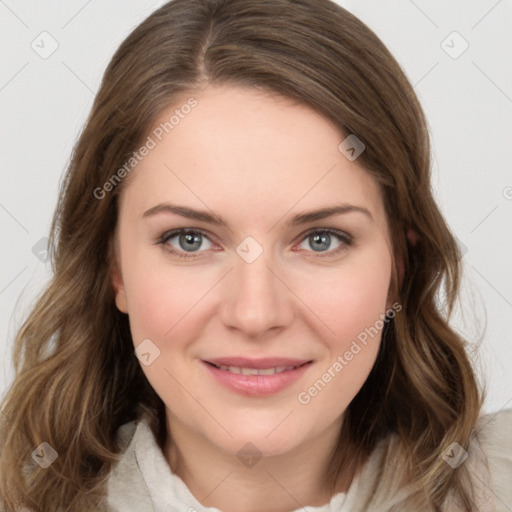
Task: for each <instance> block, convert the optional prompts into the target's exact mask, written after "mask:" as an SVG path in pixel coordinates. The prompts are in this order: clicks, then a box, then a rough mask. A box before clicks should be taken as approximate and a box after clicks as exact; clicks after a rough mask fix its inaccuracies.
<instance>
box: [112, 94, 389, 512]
mask: <svg viewBox="0 0 512 512" xmlns="http://www.w3.org/2000/svg"><path fill="white" fill-rule="evenodd" d="M190 96H191V93H190V92H189V93H188V94H186V95H184V96H183V97H182V98H180V99H179V101H176V103H175V104H173V105H172V107H170V108H169V109H168V110H167V109H166V110H165V111H164V112H162V113H161V116H160V118H159V119H157V120H156V122H155V126H158V125H159V124H160V123H161V122H163V121H165V120H168V119H169V116H170V115H171V114H172V112H173V111H174V110H175V109H176V108H177V107H178V108H179V105H181V104H183V103H185V102H186V99H187V98H188V97H190ZM193 96H194V97H195V98H196V99H197V101H198V105H197V106H196V107H195V108H194V109H193V110H192V111H191V113H190V114H188V116H186V117H185V118H184V119H182V120H181V121H180V124H179V125H177V126H176V127H175V128H174V129H173V131H172V132H170V133H169V134H168V135H167V136H165V137H164V138H163V140H162V141H161V142H159V143H158V145H157V146H156V147H155V148H154V149H152V150H151V151H150V153H149V155H147V156H146V157H145V158H144V159H143V160H142V161H141V162H140V163H139V164H138V165H137V167H136V169H135V170H134V171H133V174H132V175H131V176H130V179H129V180H128V181H127V183H125V184H124V185H125V187H124V189H123V191H122V193H121V199H120V211H119V222H118V226H117V230H116V261H117V263H116V266H115V268H114V271H113V285H114V289H115V291H116V304H117V307H118V308H119V309H120V310H121V311H123V312H125V313H127V314H128V315H129V318H130V326H131V332H132V337H133V341H134V345H135V346H137V345H138V344H140V343H141V342H142V340H144V339H148V338H149V339H150V340H152V342H153V343H154V344H155V345H156V346H157V347H158V348H159V350H160V356H159V357H157V358H156V359H155V360H154V361H153V362H152V363H151V364H150V365H149V366H142V369H143V371H144V372H145V374H146V376H147V378H148V380H149V382H150V383H151V385H152V386H153V388H154V389H155V391H156V392H157V393H158V395H159V396H160V397H161V398H162V400H163V401H164V403H165V404H166V410H167V429H168V432H169V431H170V432H172V436H168V440H167V443H166V446H165V450H164V455H165V457H166V459H167V461H168V462H169V465H170V467H171V468H172V470H173V471H174V472H175V473H176V474H178V475H179V476H180V477H181V478H182V479H183V481H184V482H185V483H186V484H187V485H188V487H189V488H190V490H191V492H192V493H193V494H194V495H195V496H196V497H197V499H199V500H201V501H202V503H203V504H204V505H205V506H215V507H218V508H219V509H221V510H223V511H224V512H235V511H240V510H246V511H249V512H250V511H259V512H261V511H290V510H295V509H298V508H300V507H301V506H305V505H311V506H318V505H322V504H325V503H327V502H328V501H329V500H330V498H331V494H330V493H329V491H328V489H327V488H326V479H325V472H326V470H327V465H328V459H329V457H330V456H331V454H332V451H333V446H334V444H335V442H336V440H337V438H338V432H339V430H340V426H341V424H342V421H343V413H344V411H345V409H346V407H347V405H348V404H349V403H350V401H351V400H352V399H353V398H354V396H355V395H356V394H357V392H358V391H359V389H360V388H361V386H362V385H363V383H364V382H365V380H366V378H367V377H368V374H369V372H370V370H371V368H372V366H373V363H374V362H375V358H376V355H377V352H378V347H379V343H380V333H379V335H378V336H375V337H374V338H372V339H371V341H369V343H368V344H367V345H366V346H364V348H363V349H362V350H361V351H360V352H359V353H358V354H357V355H356V356H354V358H353V359H352V360H351V361H350V362H349V363H348V364H347V365H346V366H345V367H344V368H343V370H342V371H341V372H340V373H338V374H336V377H334V378H333V379H332V380H331V381H330V382H329V383H328V384H327V385H326V386H325V388H324V389H323V390H322V391H321V392H319V393H318V394H317V396H315V397H314V398H312V399H311V401H310V402H309V403H308V404H301V403H299V401H298V399H297V396H298V394H299V393H300V392H303V391H307V390H308V388H309V387H310V386H311V385H312V384H313V383H314V382H315V381H316V380H317V379H319V378H321V376H322V374H323V373H324V372H325V371H327V369H328V368H329V367H332V365H333V363H334V362H335V361H336V359H337V357H338V356H339V355H343V354H344V353H345V352H346V351H347V350H348V349H349V348H350V345H351V343H352V341H353V340H355V339H356V338H357V336H358V334H359V333H361V332H362V331H364V329H365V328H367V327H370V326H373V325H374V324H375V322H376V321H377V320H378V319H379V318H382V316H379V315H383V314H384V313H385V311H386V309H388V308H389V307H390V306H391V304H392V301H391V300H389V297H388V290H389V286H390V280H391V269H392V261H393V255H392V251H391V249H390V237H389V227H388V222H387V219H386V215H385V212H384V206H383V201H382V198H381V196H380V191H379V188H378V186H377V184H376V183H375V181H374V180H373V178H372V177H370V175H369V174H368V173H367V172H366V171H365V170H364V169H363V168H362V167H361V166H360V165H359V164H358V162H357V160H355V161H353V162H351V161H349V160H348V159H347V158H345V156H344V155H343V154H342V153H341V152H340V151H339V150H338V146H339V144H340V142H341V141H342V140H343V139H344V136H343V135H342V134H341V133H340V132H339V130H338V129H337V128H336V127H335V126H334V125H333V124H332V123H331V122H330V121H328V120H326V119H325V118H324V117H322V116H321V115H320V114H318V113H317V112H315V111H314V110H312V109H311V108H309V107H307V106H303V105H299V104H297V103H296V102H293V101H291V100H289V99H285V98H282V97H278V96H276V95H275V94H274V95H270V94H268V93H263V92H261V91H257V90H255V89H248V88H239V87H233V86H214V85H211V86H209V87H208V88H206V89H205V90H204V91H193ZM162 203H172V204H173V205H181V206H186V207H188V208H193V209H197V210H201V211H207V212H209V213H212V212H213V213H215V214H216V215H218V216H221V217H222V218H223V219H224V220H225V222H226V224H227V225H226V226H219V225H214V224H211V223H208V222H206V221H199V220H194V219H188V218H185V217H183V216H181V215H178V214H176V213H171V212H160V213H157V214H154V215H147V216H144V212H146V211H148V210H150V209H151V208H153V207H155V206H156V205H159V204H162ZM341 203H348V204H351V205H356V206H360V207H363V208H366V209H367V210H368V211H369V213H370V214H371V217H372V218H370V217H369V216H367V215H365V214H363V213H361V212H357V211H356V212H350V213H345V214H338V215H332V216H330V217H327V218H324V219H320V220H313V221H309V222H307V223H305V224H301V225H298V226H294V225H291V224H290V223H289V221H290V220H291V219H292V218H293V217H294V216H295V215H297V214H299V213H303V212H306V211H312V210H317V209H322V208H325V207H328V206H332V205H339V204H341ZM178 228H195V229H201V230H203V231H205V232H206V233H207V235H208V237H209V239H208V238H203V245H201V247H200V249H199V251H196V252H189V253H188V254H191V255H192V256H191V257H190V258H180V257H178V256H176V255H174V254H172V253H171V252H170V251H169V247H171V248H174V249H175V250H176V251H181V253H185V254H187V253H186V252H185V251H184V250H183V249H180V245H179V237H178V236H175V237H174V238H172V239H170V240H168V241H167V242H166V243H163V244H162V243H161V244H158V243H156V242H157V240H158V239H159V237H160V236H161V235H162V234H164V233H165V232H168V231H170V230H172V229H178ZM313 228H315V229H319V228H326V229H334V230H339V231H341V232H343V233H348V234H349V235H351V236H352V237H353V243H352V245H347V244H346V243H345V242H343V241H340V240H338V239H337V238H336V237H335V235H331V245H330V246H329V244H328V243H326V244H325V245H323V246H322V248H323V249H325V248H326V247H327V250H323V251H322V250H320V251H319V250H317V251H315V250H314V249H313V248H311V245H310V241H311V238H308V236H307V235H306V232H307V231H308V230H311V229H313ZM247 236H251V237H253V238H254V239H255V240H256V241H257V242H258V244H259V245H260V246H261V247H262V248H263V252H262V254H261V255H260V256H259V257H258V258H257V259H256V260H255V261H254V262H252V263H247V262H246V261H244V259H242V258H241V257H240V256H239V255H238V254H237V252H236V248H237V246H238V245H239V244H240V243H241V242H242V241H243V240H244V239H245V238H246V237H247ZM313 247H314V246H313ZM222 356H245V357H251V358H257V357H270V356H280V357H295V358H304V359H307V360H313V364H312V365H310V367H309V369H308V370H307V372H306V373H305V374H304V375H303V377H301V379H299V381H297V382H295V383H294V384H293V385H292V386H290V387H289V388H286V389H285V390H282V391H280V392H279V393H276V394H274V395H271V396H267V397H248V396H245V395H240V394H238V393H236V392H233V391H232V390H230V389H227V388H225V387H224V386H222V385H221V384H219V383H217V381H216V380H214V379H213V378H212V376H211V375H210V372H209V371H208V370H207V369H205V366H204V363H202V362H201V360H204V359H208V358H212V357H222ZM247 442H251V443H252V444H254V445H255V446H256V447H257V449H258V450H259V451H260V452H261V454H262V458H261V459H260V460H259V461H258V462H257V464H255V465H254V466H252V467H246V466H245V465H244V464H242V463H241V461H240V459H239V458H238V457H237V452H238V451H239V450H240V449H241V448H242V447H243V446H244V445H245V444H246V443H247ZM352 478H353V472H352V470H351V469H350V468H346V470H345V471H342V473H341V476H340V480H339V484H338V487H337V491H345V490H347V488H348V487H349V485H350V483H351V481H352ZM205 496H206V498H205Z"/></svg>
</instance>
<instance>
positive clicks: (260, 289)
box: [222, 244, 293, 336]
mask: <svg viewBox="0 0 512 512" xmlns="http://www.w3.org/2000/svg"><path fill="white" fill-rule="evenodd" d="M241 246H242V244H241ZM242 247H243V246H242ZM253 256H254V255H253ZM271 268H272V258H271V254H270V253H269V251H262V252H261V254H259V255H258V257H256V258H255V259H246V258H245V257H244V255H243V254H242V255H241V256H240V255H235V260H234V269H233V271H232V272H230V279H229V281H228V282H226V289H225V290H226V291H225V294H224V299H223V311H222V319H223V322H224V323H225V325H226V326H230V327H234V328H237V329H239V330H241V331H243V332H245V333H246V334H247V335H250V336H256V335H259V334H262V333H264V332H265V331H268V330H270V329H272V328H276V327H284V326H286V325H288V324H289V322H290V321H291V319H292V316H293V307H292V304H291V299H290V297H289V294H288V293H287V290H286V287H285V286H283V284H282V283H280V282H279V280H278V279H277V278H276V277H275V275H274V273H273V272H272V271H271Z"/></svg>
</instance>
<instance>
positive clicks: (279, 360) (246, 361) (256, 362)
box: [204, 357, 311, 370]
mask: <svg viewBox="0 0 512 512" xmlns="http://www.w3.org/2000/svg"><path fill="white" fill-rule="evenodd" d="M204 361H205V362H207V363H212V364H214V365H215V366H235V367H237V368H256V369H258V370H259V369H261V370H264V369H266V368H279V367H283V366H301V365H303V364H305V363H309V362H310V361H311V359H290V358H288V357H265V358H261V359H250V358H247V357H216V358H213V359H204Z"/></svg>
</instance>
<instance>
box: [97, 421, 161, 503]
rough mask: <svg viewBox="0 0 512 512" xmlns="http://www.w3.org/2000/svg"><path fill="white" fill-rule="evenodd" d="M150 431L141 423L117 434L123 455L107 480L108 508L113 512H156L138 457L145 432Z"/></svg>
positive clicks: (127, 426)
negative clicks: (139, 445) (142, 435)
mask: <svg viewBox="0 0 512 512" xmlns="http://www.w3.org/2000/svg"><path fill="white" fill-rule="evenodd" d="M146 429H149V427H148V426H147V425H146V424H145V422H144V420H139V421H132V422H130V423H125V424H124V425H122V426H121V427H120V428H119V429H118V431H117V437H116V441H117V443H118V446H119V449H120V452H119V455H118V460H117V463H116V464H115V465H114V467H113V468H112V470H111V472H110V475H109V478H108V480H107V496H108V506H109V510H110V511H112V512H121V511H123V510H133V507H134V506H135V507H136V508H137V510H139V511H141V512H143V511H146V510H147V511H152V510H153V507H152V505H151V501H150V499H149V497H148V496H147V489H146V486H145V483H144V480H143V478H141V474H140V470H139V467H138V464H137V457H136V448H137V444H138V442H139V440H140V437H141V431H145V430H146Z"/></svg>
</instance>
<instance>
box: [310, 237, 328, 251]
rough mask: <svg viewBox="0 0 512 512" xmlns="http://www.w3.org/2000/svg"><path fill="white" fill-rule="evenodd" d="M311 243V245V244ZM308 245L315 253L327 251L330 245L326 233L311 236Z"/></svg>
mask: <svg viewBox="0 0 512 512" xmlns="http://www.w3.org/2000/svg"><path fill="white" fill-rule="evenodd" d="M311 241H312V242H313V243H311ZM309 245H310V246H311V248H312V249H313V250H315V251H324V250H327V249H329V246H330V245H331V237H330V235H329V234H328V233H320V234H316V235H312V236H311V238H310V242H309Z"/></svg>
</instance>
